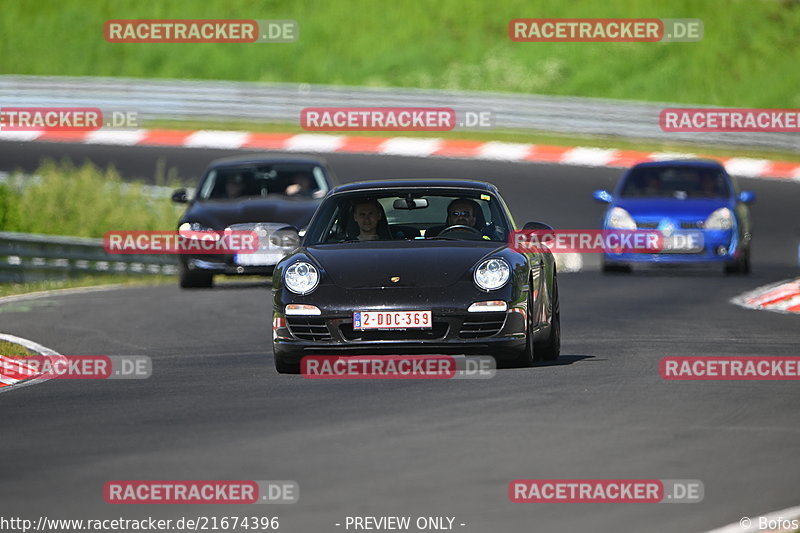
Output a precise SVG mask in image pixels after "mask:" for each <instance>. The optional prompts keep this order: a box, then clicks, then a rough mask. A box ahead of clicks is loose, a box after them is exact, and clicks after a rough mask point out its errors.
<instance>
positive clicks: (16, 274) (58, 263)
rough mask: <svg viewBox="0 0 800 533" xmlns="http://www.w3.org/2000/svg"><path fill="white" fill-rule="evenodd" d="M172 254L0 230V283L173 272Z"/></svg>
mask: <svg viewBox="0 0 800 533" xmlns="http://www.w3.org/2000/svg"><path fill="white" fill-rule="evenodd" d="M177 270H178V269H177V259H176V258H175V256H172V255H158V254H141V255H127V254H126V255H122V254H109V253H106V251H105V250H104V249H103V240H102V239H85V238H80V237H61V236H56V235H33V234H28V233H14V232H8V231H2V232H0V283H24V282H29V281H46V280H60V279H70V278H76V277H80V276H82V275H86V274H126V275H154V274H175V273H176V272H177Z"/></svg>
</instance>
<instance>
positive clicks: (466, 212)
mask: <svg viewBox="0 0 800 533" xmlns="http://www.w3.org/2000/svg"><path fill="white" fill-rule="evenodd" d="M478 209H480V206H479V205H478V204H476V203H475V202H474V201H473V200H467V199H466V198H459V199H458V200H453V201H452V202H450V205H448V206H447V225H448V226H455V225H459V226H469V227H471V228H475V221H476V217H475V213H476V212H477V210H478ZM475 229H482V228H475Z"/></svg>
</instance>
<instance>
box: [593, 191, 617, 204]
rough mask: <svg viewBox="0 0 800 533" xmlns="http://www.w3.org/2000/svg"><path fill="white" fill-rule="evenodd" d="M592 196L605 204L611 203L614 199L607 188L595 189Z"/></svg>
mask: <svg viewBox="0 0 800 533" xmlns="http://www.w3.org/2000/svg"><path fill="white" fill-rule="evenodd" d="M592 196H593V197H594V199H595V200H597V201H598V202H603V203H604V204H610V203H611V202H613V201H614V197H613V196H611V193H610V192H608V191H606V190H599V191H594V193H592Z"/></svg>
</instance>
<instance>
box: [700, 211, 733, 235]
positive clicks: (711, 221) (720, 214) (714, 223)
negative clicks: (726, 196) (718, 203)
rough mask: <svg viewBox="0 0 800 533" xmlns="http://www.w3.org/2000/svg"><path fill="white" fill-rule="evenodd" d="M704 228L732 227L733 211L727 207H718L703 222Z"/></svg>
mask: <svg viewBox="0 0 800 533" xmlns="http://www.w3.org/2000/svg"><path fill="white" fill-rule="evenodd" d="M703 227H704V228H705V229H723V230H724V229H731V228H732V227H733V213H731V210H730V209H728V208H727V207H720V208H719V209H717V210H716V211H714V212H713V213H711V214H710V215H708V218H707V219H706V221H705V222H704V223H703Z"/></svg>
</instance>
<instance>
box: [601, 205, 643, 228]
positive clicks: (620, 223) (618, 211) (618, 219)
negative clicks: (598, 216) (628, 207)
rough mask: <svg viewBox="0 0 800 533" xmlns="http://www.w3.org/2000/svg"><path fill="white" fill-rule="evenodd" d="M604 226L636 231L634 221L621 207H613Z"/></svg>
mask: <svg viewBox="0 0 800 533" xmlns="http://www.w3.org/2000/svg"><path fill="white" fill-rule="evenodd" d="M606 225H607V226H608V227H609V228H612V229H636V221H635V220H633V217H632V216H631V214H630V213H628V212H627V211H625V210H624V209H622V208H621V207H615V208H613V209H612V210H611V211H609V213H608V222H607V224H606Z"/></svg>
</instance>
